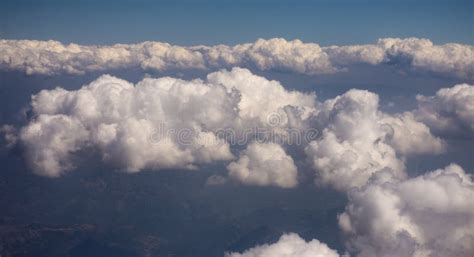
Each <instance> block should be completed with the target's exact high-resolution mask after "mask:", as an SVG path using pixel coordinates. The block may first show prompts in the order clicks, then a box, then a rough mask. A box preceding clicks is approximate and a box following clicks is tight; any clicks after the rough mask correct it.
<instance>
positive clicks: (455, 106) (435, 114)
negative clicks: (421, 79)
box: [415, 84, 474, 136]
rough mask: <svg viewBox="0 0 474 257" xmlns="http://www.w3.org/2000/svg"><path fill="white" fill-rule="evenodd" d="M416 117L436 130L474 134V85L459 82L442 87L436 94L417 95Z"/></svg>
mask: <svg viewBox="0 0 474 257" xmlns="http://www.w3.org/2000/svg"><path fill="white" fill-rule="evenodd" d="M416 99H417V101H418V109H417V110H416V111H415V114H416V118H417V119H418V120H420V121H422V122H424V123H426V124H427V125H428V126H429V127H430V128H432V129H433V130H434V131H435V132H438V133H441V134H451V135H456V134H457V135H470V136H473V134H474V86H473V85H468V84H459V85H456V86H454V87H451V88H442V89H440V90H438V92H436V94H435V95H434V96H422V95H418V96H417V98H416Z"/></svg>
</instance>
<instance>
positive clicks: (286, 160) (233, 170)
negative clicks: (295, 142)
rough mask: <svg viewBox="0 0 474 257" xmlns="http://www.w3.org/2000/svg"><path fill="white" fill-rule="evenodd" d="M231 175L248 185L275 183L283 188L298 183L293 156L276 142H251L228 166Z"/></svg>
mask: <svg viewBox="0 0 474 257" xmlns="http://www.w3.org/2000/svg"><path fill="white" fill-rule="evenodd" d="M227 170H228V171H229V177H230V178H232V179H234V180H236V181H239V182H241V183H243V184H247V185H259V186H267V185H274V186H279V187H283V188H291V187H295V186H296V185H297V184H298V173H297V169H296V166H295V164H294V162H293V159H292V158H291V156H289V155H287V154H286V153H285V150H284V149H283V148H282V147H281V146H280V145H277V144H274V143H255V142H254V143H251V144H249V145H248V146H247V149H245V151H243V152H242V153H241V155H240V158H239V159H238V160H237V161H236V162H232V163H230V164H229V165H228V166H227Z"/></svg>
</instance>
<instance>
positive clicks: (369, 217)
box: [339, 164, 474, 257]
mask: <svg viewBox="0 0 474 257" xmlns="http://www.w3.org/2000/svg"><path fill="white" fill-rule="evenodd" d="M384 176H385V178H383V179H380V178H376V179H373V180H371V181H370V182H369V183H368V184H367V185H365V186H364V187H361V188H358V189H354V190H352V191H351V192H350V193H349V203H348V205H347V207H346V210H345V212H344V213H343V214H341V215H339V225H340V227H341V229H342V230H343V232H344V233H345V235H346V236H347V239H348V247H349V249H350V250H352V251H354V252H356V253H358V255H357V256H360V257H384V256H429V257H435V256H472V255H473V254H474V201H473V200H472V199H474V183H473V181H472V178H471V177H470V176H469V175H467V174H466V173H465V171H464V170H463V169H462V168H461V167H459V166H458V165H455V164H451V165H449V166H447V167H446V168H444V169H439V170H435V171H432V172H429V173H426V174H424V175H422V176H419V177H415V178H411V179H407V180H398V179H395V178H393V177H390V175H387V174H383V175H381V176H380V177H384Z"/></svg>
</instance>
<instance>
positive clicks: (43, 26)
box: [0, 0, 474, 45]
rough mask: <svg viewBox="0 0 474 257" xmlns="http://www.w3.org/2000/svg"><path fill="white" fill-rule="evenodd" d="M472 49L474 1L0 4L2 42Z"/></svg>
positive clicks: (26, 0)
mask: <svg viewBox="0 0 474 257" xmlns="http://www.w3.org/2000/svg"><path fill="white" fill-rule="evenodd" d="M411 36H414V37H423V38H429V39H431V40H433V41H434V42H436V43H446V42H458V43H467V44H473V43H474V37H473V1H462V0H454V1H453V0H451V1H447V0H435V1H405V0H399V1H395V0H393V1H372V0H365V1H357V3H356V1H347V0H346V1H343V0H337V1H325V0H319V1H281V0H280V1H278V0H277V1H226V0H224V1H222V0H221V1H213V0H207V1H182V0H181V1H148V0H139V1H124V0H118V1H108V0H107V1H101V2H100V3H97V1H89V0H83V1H52V0H40V1H31V0H19V1H18V0H17V1H10V0H7V1H2V2H1V3H0V37H1V38H4V39H40V40H47V39H55V40H59V41H62V42H76V43H81V44H111V43H118V42H120V43H132V42H140V41H145V40H156V41H164V42H170V43H173V44H180V45H196V44H219V43H223V44H236V43H242V42H252V41H255V39H257V38H271V37H284V38H287V39H294V38H299V39H302V40H303V41H306V42H318V43H320V44H322V45H329V44H339V45H340V44H356V43H369V42H374V41H375V40H376V39H377V38H381V37H411Z"/></svg>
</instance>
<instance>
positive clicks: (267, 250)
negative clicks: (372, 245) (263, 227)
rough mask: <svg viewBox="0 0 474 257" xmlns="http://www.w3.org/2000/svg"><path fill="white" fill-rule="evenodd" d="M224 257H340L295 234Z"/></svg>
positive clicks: (318, 244) (316, 242) (330, 250)
mask: <svg viewBox="0 0 474 257" xmlns="http://www.w3.org/2000/svg"><path fill="white" fill-rule="evenodd" d="M225 257H340V255H339V254H338V253H337V252H336V251H335V250H332V249H331V248H329V247H328V246H327V245H326V244H324V243H321V242H319V241H318V240H316V239H313V240H311V241H309V242H306V241H305V240H304V239H302V238H301V237H300V236H298V235H297V234H294V233H290V234H285V235H282V236H281V237H280V240H278V242H276V243H274V244H270V245H268V244H265V245H259V246H255V247H253V248H250V249H248V250H246V251H245V252H243V253H227V254H226V255H225ZM341 257H342V256H341Z"/></svg>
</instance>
